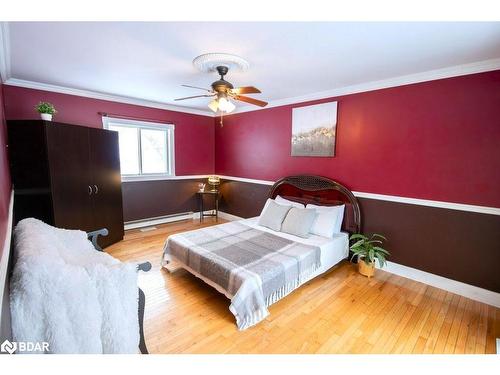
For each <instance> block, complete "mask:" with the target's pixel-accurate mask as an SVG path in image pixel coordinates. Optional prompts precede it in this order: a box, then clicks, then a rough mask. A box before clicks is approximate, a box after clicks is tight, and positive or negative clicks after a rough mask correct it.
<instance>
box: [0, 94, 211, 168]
mask: <svg viewBox="0 0 500 375" xmlns="http://www.w3.org/2000/svg"><path fill="white" fill-rule="evenodd" d="M4 99H5V117H6V118H7V119H8V120H24V119H37V118H39V115H38V113H36V112H35V110H34V107H35V105H36V104H37V103H38V102H39V101H48V102H50V103H52V104H54V106H55V107H56V109H57V111H58V114H57V115H56V117H55V118H56V119H57V121H59V122H66V123H69V124H78V125H84V126H89V127H94V128H101V127H102V119H101V116H100V115H99V114H98V112H109V113H117V114H120V115H126V116H136V117H144V118H148V119H154V120H157V121H164V122H165V121H171V122H173V123H174V124H175V172H176V174H177V175H179V176H180V175H193V174H209V173H213V171H214V147H215V146H214V123H213V118H211V117H207V116H200V115H192V114H187V113H181V112H174V111H167V110H163V109H156V108H148V107H142V106H137V105H131V104H123V103H117V102H111V101H106V100H98V99H91V98H84V97H80V96H74V95H67V94H59V93H54V92H48V91H41V90H33V89H26V88H21V87H15V86H7V85H4Z"/></svg>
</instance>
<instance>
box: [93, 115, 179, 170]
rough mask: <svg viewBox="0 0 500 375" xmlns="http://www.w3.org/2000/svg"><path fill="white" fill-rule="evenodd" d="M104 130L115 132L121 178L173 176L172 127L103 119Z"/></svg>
mask: <svg viewBox="0 0 500 375" xmlns="http://www.w3.org/2000/svg"><path fill="white" fill-rule="evenodd" d="M102 122H103V125H104V128H105V129H108V130H114V131H117V132H118V142H119V146H120V166H121V173H122V176H124V177H130V178H132V179H133V178H140V177H144V178H147V177H151V178H154V177H162V176H174V175H175V171H174V125H173V124H159V123H154V122H145V121H135V120H125V119H118V118H112V117H103V118H102Z"/></svg>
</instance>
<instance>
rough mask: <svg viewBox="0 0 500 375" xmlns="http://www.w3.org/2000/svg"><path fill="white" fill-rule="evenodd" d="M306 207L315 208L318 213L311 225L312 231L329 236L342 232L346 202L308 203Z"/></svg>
mask: <svg viewBox="0 0 500 375" xmlns="http://www.w3.org/2000/svg"><path fill="white" fill-rule="evenodd" d="M306 208H314V209H316V213H317V215H316V220H315V221H314V223H313V225H312V227H311V233H313V234H317V235H318V236H322V237H328V238H332V237H333V235H334V234H335V233H340V230H341V228H342V221H343V220H344V209H345V205H344V204H343V205H340V206H317V205H315V204H308V205H307V206H306Z"/></svg>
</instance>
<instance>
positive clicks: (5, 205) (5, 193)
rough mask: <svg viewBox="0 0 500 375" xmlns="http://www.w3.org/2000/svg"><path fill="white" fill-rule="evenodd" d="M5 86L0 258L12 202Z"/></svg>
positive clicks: (0, 104) (0, 109)
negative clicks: (7, 145)
mask: <svg viewBox="0 0 500 375" xmlns="http://www.w3.org/2000/svg"><path fill="white" fill-rule="evenodd" d="M4 87H5V86H3V85H2V84H1V83H0V259H1V258H2V251H3V244H4V241H5V236H6V231H7V226H8V223H7V221H8V218H9V217H8V216H9V203H10V190H11V183H10V173H9V163H8V162H7V148H6V144H7V126H6V123H5V116H4V96H3V91H2V90H3V88H4Z"/></svg>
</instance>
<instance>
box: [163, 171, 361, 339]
mask: <svg viewBox="0 0 500 375" xmlns="http://www.w3.org/2000/svg"><path fill="white" fill-rule="evenodd" d="M277 196H280V197H282V198H284V199H287V200H289V201H293V202H296V203H300V204H302V205H304V206H305V205H306V204H314V205H317V206H338V205H345V206H344V217H343V220H342V230H341V232H340V233H336V234H334V235H333V236H331V237H329V238H327V237H322V236H319V235H315V234H310V235H308V236H307V238H302V237H298V236H295V235H292V234H288V233H283V232H277V231H274V230H272V229H269V228H266V227H264V226H261V225H259V217H255V218H251V219H245V220H239V221H233V222H229V223H224V224H220V225H216V226H212V227H206V228H202V229H197V230H194V231H189V232H183V233H179V234H175V235H172V236H170V237H169V238H168V239H167V241H166V242H165V246H164V254H163V259H162V266H163V267H165V268H166V269H167V270H169V271H173V270H175V269H177V268H179V267H182V268H184V269H185V270H187V271H188V272H190V273H192V274H193V275H195V276H196V277H198V278H200V279H202V280H203V281H204V282H206V283H207V284H209V285H210V286H212V287H214V288H215V289H216V290H218V291H219V292H220V293H222V294H224V295H225V296H226V297H227V298H229V299H230V300H231V304H230V306H229V310H230V311H231V312H232V313H233V315H234V316H235V318H236V325H237V327H238V329H240V330H244V329H247V328H249V327H251V326H253V325H255V324H257V323H259V322H260V321H262V320H263V319H265V318H266V316H267V315H269V311H268V309H267V308H268V307H269V306H270V305H272V304H273V303H275V302H277V301H279V300H280V299H282V298H284V297H285V296H286V295H288V294H289V293H291V292H293V291H294V290H295V289H297V288H299V287H300V286H301V285H303V284H304V283H306V282H307V281H309V280H311V279H313V278H315V277H317V276H319V275H321V274H323V273H325V272H327V271H328V270H330V269H331V268H332V267H334V266H335V265H336V264H338V263H339V262H340V261H342V260H343V259H345V258H347V257H348V255H349V234H352V233H358V232H359V230H360V225H361V215H360V209H359V204H358V202H357V200H356V198H355V197H354V195H353V194H352V192H351V191H350V190H349V189H347V188H346V187H345V186H343V185H341V184H339V183H338V182H335V181H333V180H330V179H328V178H325V177H321V176H314V175H297V176H289V177H285V178H283V179H281V180H279V181H278V182H276V183H275V184H274V185H273V186H272V188H271V190H270V193H269V198H271V199H275V198H276V197H277Z"/></svg>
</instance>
